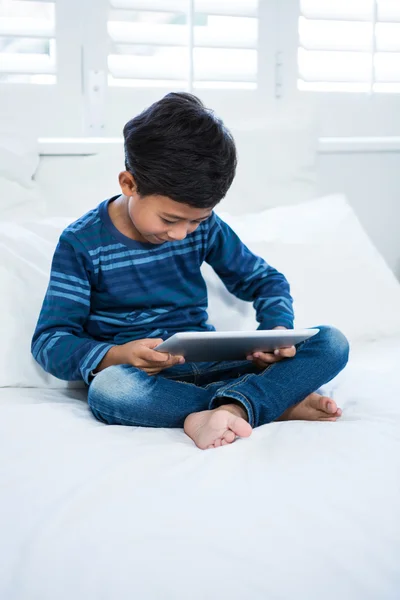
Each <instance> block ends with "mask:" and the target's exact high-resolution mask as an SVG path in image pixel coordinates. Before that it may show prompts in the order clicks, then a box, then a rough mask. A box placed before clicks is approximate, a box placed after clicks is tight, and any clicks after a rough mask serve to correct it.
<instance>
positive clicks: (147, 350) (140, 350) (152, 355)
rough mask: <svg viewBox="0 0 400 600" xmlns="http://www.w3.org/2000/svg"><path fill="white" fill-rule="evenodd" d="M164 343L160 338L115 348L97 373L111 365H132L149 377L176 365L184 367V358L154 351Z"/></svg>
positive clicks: (98, 368) (105, 358) (105, 357)
mask: <svg viewBox="0 0 400 600" xmlns="http://www.w3.org/2000/svg"><path fill="white" fill-rule="evenodd" d="M163 341H164V340H162V339H160V338H146V339H144V340H135V341H133V342H127V343H126V344H122V345H121V346H113V347H112V348H110V350H109V351H108V352H107V354H106V355H105V356H104V358H103V360H102V361H101V362H100V364H99V366H98V367H97V369H96V370H95V372H99V371H102V370H103V369H106V368H107V367H110V366H111V365H132V366H133V367H136V368H137V369H140V370H141V371H144V372H145V373H147V374H148V375H156V374H157V373H160V371H163V370H164V369H169V368H170V367H173V366H174V365H182V364H183V363H184V362H185V359H184V358H183V356H173V355H172V354H166V353H165V352H157V351H156V350H154V348H155V347H156V346H158V345H159V344H161V343H162V342H163Z"/></svg>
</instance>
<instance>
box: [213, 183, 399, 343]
mask: <svg viewBox="0 0 400 600" xmlns="http://www.w3.org/2000/svg"><path fill="white" fill-rule="evenodd" d="M221 216H222V215H221ZM223 216H224V218H225V220H226V221H227V222H228V223H229V224H230V225H231V227H233V229H235V230H236V232H237V233H238V234H239V236H240V237H241V239H242V240H243V241H244V242H245V243H246V244H247V245H248V246H249V247H250V249H251V250H252V251H253V252H255V253H256V254H259V255H260V256H262V257H263V258H264V259H265V260H266V261H267V262H268V263H269V264H271V265H272V266H273V267H275V268H277V269H278V270H279V271H281V272H283V273H284V274H285V276H286V277H287V279H288V281H289V283H290V284H291V289H292V295H293V297H294V308H295V326H298V327H310V326H313V325H323V324H327V325H334V326H336V327H339V329H341V330H342V331H343V333H345V334H346V335H347V336H348V338H349V339H350V340H351V341H362V340H370V339H377V338H380V337H382V336H387V335H391V334H399V333H400V310H399V307H400V284H399V282H398V281H397V279H396V278H395V276H394V275H393V273H392V271H391V270H390V269H389V267H388V266H387V264H386V263H385V261H384V259H383V258H382V256H381V255H380V254H379V252H378V251H377V249H376V248H375V247H374V245H373V244H372V242H371V240H370V239H369V237H368V236H367V234H366V233H365V231H364V229H363V228H362V226H361V224H360V222H359V221H358V219H357V217H356V215H355V213H354V211H353V210H352V208H351V207H350V205H349V204H348V203H347V200H346V198H345V197H344V196H342V195H339V194H337V195H332V196H327V197H325V198H321V199H318V200H314V201H311V202H307V203H304V204H302V205H298V206H287V207H281V208H276V209H271V210H266V211H264V212H262V213H256V214H249V215H246V216H244V215H243V216H241V217H240V218H238V217H232V216H230V215H226V214H225V215H223ZM210 277H211V278H212V285H211V288H210V289H211V290H212V297H211V298H210V304H211V308H210V316H214V322H215V324H216V325H217V326H218V327H220V328H224V329H232V328H233V327H232V321H231V320H230V319H231V318H232V319H234V318H235V316H237V315H239V316H240V317H241V325H242V327H241V328H243V329H244V328H247V327H250V326H251V325H254V316H253V314H252V311H251V307H250V306H246V303H243V302H240V301H237V300H236V299H235V298H229V299H228V297H227V295H226V294H227V293H225V292H222V290H221V286H222V284H221V283H220V282H219V281H217V279H216V278H214V277H213V276H212V275H210V274H208V278H210ZM213 303H214V304H217V307H216V306H213ZM224 310H225V313H224ZM218 315H223V319H221V320H220V318H219V317H218ZM233 322H235V321H233Z"/></svg>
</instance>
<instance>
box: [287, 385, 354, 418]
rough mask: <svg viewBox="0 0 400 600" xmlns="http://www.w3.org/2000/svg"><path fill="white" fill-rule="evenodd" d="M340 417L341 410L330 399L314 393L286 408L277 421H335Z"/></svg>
mask: <svg viewBox="0 0 400 600" xmlns="http://www.w3.org/2000/svg"><path fill="white" fill-rule="evenodd" d="M341 416H342V409H341V408H338V406H337V404H336V402H335V401H334V400H332V398H328V396H321V394H317V392H314V393H313V394H310V395H309V396H307V398H304V400H302V402H299V403H298V404H296V405H295V406H292V407H291V408H288V409H287V410H286V411H285V412H284V413H283V415H282V416H281V417H280V418H279V419H278V421H336V420H337V419H338V418H339V417H341Z"/></svg>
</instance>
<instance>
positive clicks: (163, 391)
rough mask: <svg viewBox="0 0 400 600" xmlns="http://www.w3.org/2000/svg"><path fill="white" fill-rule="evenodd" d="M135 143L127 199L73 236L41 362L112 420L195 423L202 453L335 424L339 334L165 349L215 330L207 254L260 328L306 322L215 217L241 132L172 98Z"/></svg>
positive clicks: (269, 272)
mask: <svg viewBox="0 0 400 600" xmlns="http://www.w3.org/2000/svg"><path fill="white" fill-rule="evenodd" d="M124 139H125V163H126V164H125V166H126V171H123V172H122V173H120V175H119V183H120V187H121V191H122V194H121V195H118V196H115V197H113V198H111V199H110V200H107V201H104V202H102V203H101V204H100V205H99V206H98V207H97V208H95V209H94V210H91V211H90V212H89V213H87V214H86V215H84V216H83V217H81V218H80V219H78V220H77V221H76V222H75V223H73V224H72V225H70V226H69V227H67V228H66V229H65V231H64V232H63V233H62V235H61V237H60V241H59V243H58V246H57V249H56V251H55V254H54V258H53V263H52V269H51V276H50V283H49V287H48V290H47V293H46V297H45V299H44V303H43V307H42V311H41V314H40V316H39V321H38V324H37V327H36V331H35V334H34V336H33V340H32V353H33V356H34V357H35V359H36V360H37V361H38V362H39V364H40V365H41V366H42V367H43V368H44V369H45V370H46V371H48V372H50V373H52V374H53V375H55V376H56V377H59V378H60V379H66V380H77V379H83V380H84V381H85V382H86V384H88V386H89V391H88V402H89V406H90V409H91V411H92V412H93V414H94V416H95V417H96V418H97V419H99V420H100V421H102V422H103V423H109V424H121V425H136V426H144V427H184V431H185V432H186V434H187V435H188V436H190V437H191V438H192V440H193V441H194V442H195V444H196V445H197V446H198V447H199V448H202V449H205V448H213V447H218V446H221V445H225V444H229V443H231V442H233V441H234V440H235V438H236V437H237V436H240V437H248V436H249V435H250V434H251V431H252V428H253V427H256V426H259V425H263V424H265V423H269V422H271V421H274V420H277V419H281V420H283V419H306V420H321V421H335V420H336V419H337V418H338V417H340V415H341V410H340V409H339V408H338V407H337V406H336V403H335V402H334V401H333V400H332V399H330V398H327V397H323V396H321V395H319V394H318V393H316V392H315V390H317V389H318V388H319V387H320V386H321V385H323V384H325V383H326V382H328V381H330V380H331V379H332V378H333V377H335V376H336V375H337V373H339V372H340V371H341V370H342V369H343V368H344V366H345V364H346V362H347V360H348V343H347V340H346V338H345V337H344V336H343V335H342V334H341V333H340V332H339V331H338V330H336V329H334V328H331V327H320V330H321V331H320V333H319V334H317V335H316V336H314V337H312V338H310V339H309V340H307V341H305V342H303V343H302V344H299V345H298V346H297V348H294V347H292V348H286V349H283V350H280V351H276V352H275V353H274V354H269V353H261V352H258V353H255V354H254V355H253V356H248V357H247V360H243V361H236V362H219V363H215V362H214V363H192V364H185V361H184V358H183V357H181V356H170V355H166V354H162V353H159V352H156V351H155V350H154V348H155V347H156V346H157V345H158V344H159V343H160V342H161V341H162V340H164V339H166V338H167V337H169V336H170V335H172V334H173V333H176V332H179V331H209V330H213V329H214V328H213V327H212V326H211V325H209V324H208V323H207V312H206V310H207V290H206V285H205V282H204V280H203V278H202V276H201V273H200V266H201V264H202V262H203V261H207V262H208V263H209V264H211V265H212V267H213V268H214V269H215V271H216V272H217V274H218V275H219V276H220V277H221V279H222V280H223V282H224V283H225V285H226V287H227V288H228V290H229V291H230V292H232V293H233V294H235V295H236V296H238V297H239V298H242V299H244V300H249V301H252V302H253V303H254V307H255V310H256V313H257V320H258V321H259V323H260V326H259V329H277V328H283V329H285V328H286V329H287V328H293V318H294V317H293V309H292V298H291V296H290V290H289V284H288V282H287V281H286V279H285V277H284V276H283V275H282V274H280V273H278V272H277V271H276V270H275V269H273V268H272V267H270V266H269V265H267V264H266V263H265V262H264V261H263V260H262V259H261V258H259V257H257V256H255V255H253V254H252V253H251V252H250V251H249V250H248V248H247V247H246V246H244V245H243V244H242V242H241V241H240V240H239V238H238V237H237V236H236V235H235V233H234V232H233V231H232V230H231V229H230V228H229V227H228V225H227V224H225V223H224V222H223V221H222V220H221V219H219V218H218V217H217V216H216V215H215V214H214V213H213V208H214V207H215V206H216V205H217V204H218V202H219V201H220V200H221V199H222V198H223V197H224V196H225V194H226V192H227V191H228V189H229V187H230V185H231V183H232V180H233V178H234V175H235V169H236V149H235V144H234V140H233V138H232V136H231V134H230V132H229V131H228V130H227V129H226V127H225V126H224V124H223V123H222V121H221V120H220V119H219V118H217V117H216V116H215V115H214V114H213V112H211V111H210V110H208V109H206V108H205V107H204V106H203V104H202V103H201V101H200V100H199V99H198V98H196V97H195V96H192V95H190V94H186V93H171V94H168V95H167V96H165V97H164V98H163V99H162V100H160V101H159V102H156V103H155V104H153V105H152V106H150V108H148V109H147V110H145V111H144V112H142V113H141V114H140V115H139V116H137V117H135V118H134V119H132V120H131V121H129V122H128V123H127V124H126V125H125V127H124ZM234 328H235V324H233V325H232V329H234Z"/></svg>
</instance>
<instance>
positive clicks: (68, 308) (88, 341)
mask: <svg viewBox="0 0 400 600" xmlns="http://www.w3.org/2000/svg"><path fill="white" fill-rule="evenodd" d="M92 277H93V267H92V261H91V259H90V256H89V255H88V253H87V251H86V250H85V248H84V247H83V246H82V244H81V243H80V242H79V241H78V239H77V238H74V236H72V235H71V234H70V235H69V236H68V237H66V236H65V234H63V235H61V238H60V241H59V243H58V245H57V248H56V250H55V253H54V257H53V262H52V266H51V274H50V282H49V286H48V288H47V292H46V296H45V298H44V302H43V306H42V310H41V312H40V315H39V320H38V323H37V326H36V330H35V333H34V335H33V339H32V348H31V350H32V354H33V356H34V358H35V359H36V360H37V362H38V363H39V364H40V365H41V367H42V368H43V369H44V370H45V371H47V372H48V373H51V374H52V375H54V376H55V377H58V378H59V379H65V380H68V381H76V380H81V379H83V380H84V381H85V382H86V383H88V382H89V375H90V372H91V371H92V370H93V369H95V368H96V366H97V365H98V364H99V362H100V361H101V360H102V358H103V357H104V355H105V354H106V353H107V352H108V350H109V349H110V348H111V347H112V344H108V343H104V342H99V341H97V340H95V339H93V338H92V337H90V336H89V335H88V333H87V332H86V331H85V328H84V326H85V321H86V319H87V317H88V315H89V312H90V294H91V278H92Z"/></svg>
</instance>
